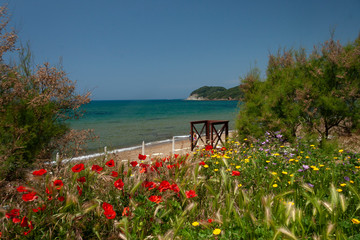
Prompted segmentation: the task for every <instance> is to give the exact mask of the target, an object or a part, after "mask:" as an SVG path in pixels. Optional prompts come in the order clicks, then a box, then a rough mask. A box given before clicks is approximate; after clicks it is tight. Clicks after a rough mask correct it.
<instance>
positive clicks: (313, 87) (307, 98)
mask: <svg viewBox="0 0 360 240" xmlns="http://www.w3.org/2000/svg"><path fill="white" fill-rule="evenodd" d="M359 49H360V45H359V39H356V40H355V41H354V43H350V44H348V45H346V46H341V45H340V44H339V43H338V42H335V41H334V40H333V39H330V40H329V41H327V42H325V43H324V44H323V45H322V46H321V49H320V50H315V51H314V52H313V53H312V54H311V55H309V56H308V57H307V56H306V54H305V50H304V49H300V50H297V51H295V50H288V51H286V50H284V51H283V52H282V53H281V52H280V51H279V52H278V53H277V55H271V56H270V57H269V64H268V68H267V77H266V79H265V80H264V81H262V80H261V79H260V75H259V73H258V70H257V69H253V70H252V71H250V72H249V73H248V75H247V76H245V77H244V78H243V79H242V84H241V88H242V91H243V92H244V98H243V100H244V104H243V105H242V108H241V110H240V113H239V117H238V120H237V128H238V130H239V133H240V135H241V137H247V136H253V137H260V136H261V135H263V134H265V132H269V133H270V134H272V135H276V134H275V132H277V131H281V133H282V134H283V135H284V136H285V140H287V141H294V139H295V138H296V137H297V136H302V137H305V138H307V139H313V140H315V139H318V138H320V139H321V142H324V141H325V140H327V139H329V136H330V135H335V134H343V133H346V134H350V133H351V132H352V131H354V130H356V129H359V120H360V115H359V112H360V102H359V99H360V65H359V62H360V51H359Z"/></svg>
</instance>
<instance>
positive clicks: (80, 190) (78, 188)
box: [76, 186, 82, 196]
mask: <svg viewBox="0 0 360 240" xmlns="http://www.w3.org/2000/svg"><path fill="white" fill-rule="evenodd" d="M76 188H77V190H78V193H79V196H81V194H82V189H81V188H80V187H79V186H76Z"/></svg>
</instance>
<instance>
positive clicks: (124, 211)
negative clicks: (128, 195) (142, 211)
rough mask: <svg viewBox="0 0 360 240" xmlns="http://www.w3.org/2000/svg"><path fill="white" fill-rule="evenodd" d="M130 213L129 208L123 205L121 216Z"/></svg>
mask: <svg viewBox="0 0 360 240" xmlns="http://www.w3.org/2000/svg"><path fill="white" fill-rule="evenodd" d="M129 215H130V208H129V207H124V210H123V212H122V216H129Z"/></svg>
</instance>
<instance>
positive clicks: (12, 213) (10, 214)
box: [5, 208, 20, 218]
mask: <svg viewBox="0 0 360 240" xmlns="http://www.w3.org/2000/svg"><path fill="white" fill-rule="evenodd" d="M19 215H20V209H16V208H14V209H12V210H11V211H10V212H8V213H6V214H5V217H7V218H14V217H17V216H19Z"/></svg>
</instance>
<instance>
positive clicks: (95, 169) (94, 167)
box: [91, 164, 103, 173]
mask: <svg viewBox="0 0 360 240" xmlns="http://www.w3.org/2000/svg"><path fill="white" fill-rule="evenodd" d="M91 170H92V171H95V172H97V173H100V172H101V171H102V170H103V168H102V167H100V166H99V165H95V164H94V165H93V166H92V168H91Z"/></svg>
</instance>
